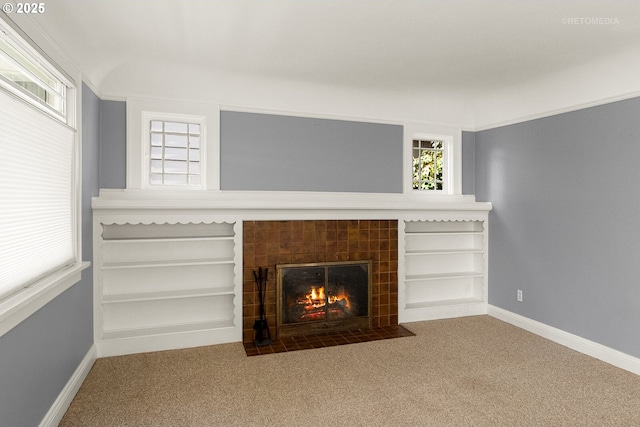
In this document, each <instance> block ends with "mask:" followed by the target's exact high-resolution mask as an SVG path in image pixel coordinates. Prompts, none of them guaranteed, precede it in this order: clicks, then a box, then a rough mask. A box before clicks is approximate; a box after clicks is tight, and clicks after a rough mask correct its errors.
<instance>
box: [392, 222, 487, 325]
mask: <svg viewBox="0 0 640 427" xmlns="http://www.w3.org/2000/svg"><path fill="white" fill-rule="evenodd" d="M485 225H486V220H485V219H484V218H483V217H479V218H478V219H476V220H472V221H405V222H404V233H403V236H404V238H403V239H402V241H403V243H404V249H405V250H404V254H403V255H404V258H403V259H404V275H403V279H404V287H403V288H402V290H403V292H402V296H403V298H400V304H401V305H402V307H401V310H400V313H402V314H401V315H400V317H401V320H402V321H416V320H430V319H436V318H443V317H456V316H461V315H468V314H482V313H483V312H486V306H487V300H486V295H487V292H486V226H485Z"/></svg>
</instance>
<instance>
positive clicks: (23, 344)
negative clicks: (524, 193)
mask: <svg viewBox="0 0 640 427" xmlns="http://www.w3.org/2000/svg"><path fill="white" fill-rule="evenodd" d="M99 109H100V103H99V100H98V98H96V96H95V95H94V94H93V93H91V92H90V91H89V89H88V88H86V87H84V88H83V121H82V125H83V135H82V136H83V147H82V165H83V173H82V179H83V191H82V216H83V218H82V233H83V239H82V245H83V251H82V252H83V259H84V260H88V261H91V260H92V237H91V234H92V226H91V210H90V203H91V196H92V195H95V194H97V191H98V173H97V171H98V134H99V129H98V124H99ZM92 310H93V279H92V270H91V269H90V268H89V269H87V270H85V271H84V272H83V273H82V280H81V281H80V282H79V283H78V284H76V285H75V286H72V287H71V288H69V289H68V290H67V291H65V292H63V293H62V294H60V295H59V296H58V297H56V298H55V299H54V300H53V301H51V302H50V303H49V304H47V305H46V306H44V307H43V308H42V309H40V310H39V311H37V312H36V313H34V314H33V315H32V316H31V317H29V318H27V319H26V320H25V321H23V322H22V323H20V324H19V325H17V326H16V327H15V328H13V329H12V330H11V331H9V332H8V333H6V334H5V335H3V336H2V337H0V424H1V425H3V426H12V427H21V426H24V427H33V426H36V425H38V424H40V421H41V420H42V418H43V417H44V416H45V415H46V413H47V411H48V410H49V408H50V407H51V405H52V404H53V403H54V401H55V399H56V398H57V397H58V395H59V394H60V392H61V391H62V389H63V388H64V386H65V385H66V383H67V381H69V378H71V375H72V374H73V373H74V371H75V370H76V368H77V367H78V365H79V364H80V362H81V361H82V359H83V358H84V356H85V355H86V354H87V352H88V351H89V349H90V348H91V346H92V345H93V326H92V323H93V311H92Z"/></svg>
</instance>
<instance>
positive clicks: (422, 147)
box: [412, 139, 444, 190]
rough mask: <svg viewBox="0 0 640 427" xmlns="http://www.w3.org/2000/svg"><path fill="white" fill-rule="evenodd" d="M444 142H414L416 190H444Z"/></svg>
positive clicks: (414, 186)
mask: <svg viewBox="0 0 640 427" xmlns="http://www.w3.org/2000/svg"><path fill="white" fill-rule="evenodd" d="M443 179H444V142H443V141H440V140H432V139H427V140H423V139H414V140H413V180H412V184H413V185H412V188H413V189H414V190H442V189H443V185H444V181H443Z"/></svg>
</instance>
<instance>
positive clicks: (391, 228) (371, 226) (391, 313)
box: [242, 220, 398, 344]
mask: <svg viewBox="0 0 640 427" xmlns="http://www.w3.org/2000/svg"><path fill="white" fill-rule="evenodd" d="M242 233H243V234H242V240H243V274H242V276H243V297H242V308H243V311H242V312H243V342H245V343H251V344H253V342H254V340H255V338H256V331H255V330H254V325H255V321H256V319H258V318H259V317H260V309H259V301H260V298H259V297H258V292H257V289H256V284H255V280H254V276H253V272H254V271H257V270H258V269H259V268H260V267H262V268H268V269H269V274H268V276H269V277H268V282H267V287H266V294H265V298H264V302H265V310H266V315H267V319H268V323H269V326H270V329H271V333H272V334H273V335H274V337H275V336H279V331H278V329H277V327H276V326H277V318H278V316H277V304H276V301H277V300H278V298H277V295H276V293H277V292H276V288H277V282H278V279H277V277H276V276H277V274H276V273H277V266H278V265H286V264H309V263H335V264H338V263H341V262H347V261H348V262H365V263H366V262H367V260H371V261H372V265H371V268H370V270H369V275H370V277H371V282H372V284H371V292H370V293H369V294H370V296H371V304H370V309H371V326H372V328H384V327H387V326H393V325H397V324H398V273H397V271H398V222H397V221H396V220H294V221H243V230H242Z"/></svg>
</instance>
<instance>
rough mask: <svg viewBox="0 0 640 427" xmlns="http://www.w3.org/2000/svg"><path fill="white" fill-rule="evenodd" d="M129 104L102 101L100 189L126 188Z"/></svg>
mask: <svg viewBox="0 0 640 427" xmlns="http://www.w3.org/2000/svg"><path fill="white" fill-rule="evenodd" d="M126 140H127V104H126V103H125V102H121V101H100V187H101V188H125V187H126V186H127V184H126V161H127V143H126Z"/></svg>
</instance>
